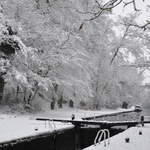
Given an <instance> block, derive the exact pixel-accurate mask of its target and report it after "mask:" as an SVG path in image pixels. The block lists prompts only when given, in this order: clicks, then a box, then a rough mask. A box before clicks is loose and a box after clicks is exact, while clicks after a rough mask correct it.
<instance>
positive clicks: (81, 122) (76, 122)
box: [36, 118, 150, 127]
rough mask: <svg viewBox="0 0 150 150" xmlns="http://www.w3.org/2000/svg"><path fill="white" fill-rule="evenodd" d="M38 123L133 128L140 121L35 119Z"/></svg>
mask: <svg viewBox="0 0 150 150" xmlns="http://www.w3.org/2000/svg"><path fill="white" fill-rule="evenodd" d="M36 120H39V121H57V122H64V123H72V124H74V125H100V126H108V127H112V126H135V125H137V124H139V123H140V121H111V122H110V121H86V120H65V119H50V118H36ZM144 123H146V124H147V123H150V121H144Z"/></svg>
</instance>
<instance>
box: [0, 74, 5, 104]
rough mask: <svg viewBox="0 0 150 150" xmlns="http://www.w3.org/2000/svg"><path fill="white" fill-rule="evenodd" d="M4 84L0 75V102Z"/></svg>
mask: <svg viewBox="0 0 150 150" xmlns="http://www.w3.org/2000/svg"><path fill="white" fill-rule="evenodd" d="M4 84H5V82H4V79H3V78H2V77H0V103H1V102H2V100H3V92H4Z"/></svg>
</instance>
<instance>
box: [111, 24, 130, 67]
mask: <svg viewBox="0 0 150 150" xmlns="http://www.w3.org/2000/svg"><path fill="white" fill-rule="evenodd" d="M129 28H130V25H128V26H127V27H126V30H125V32H124V34H123V36H122V39H121V41H120V43H119V45H118V47H117V48H116V51H115V53H114V55H113V57H112V59H111V61H110V65H112V63H113V61H114V60H115V58H116V56H117V54H118V52H119V50H120V48H121V46H122V42H123V40H124V39H125V37H126V36H127V34H128V30H129Z"/></svg>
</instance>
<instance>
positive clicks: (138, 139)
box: [84, 124, 150, 150]
mask: <svg viewBox="0 0 150 150" xmlns="http://www.w3.org/2000/svg"><path fill="white" fill-rule="evenodd" d="M139 132H141V133H142V134H139ZM126 138H129V143H127V142H125V139H126ZM149 149H150V124H146V125H145V126H144V127H131V128H129V129H127V130H125V131H124V132H122V133H119V134H117V135H115V136H113V137H111V138H110V144H109V145H108V144H106V146H104V141H102V142H101V143H100V144H97V145H96V146H94V145H92V146H90V147H88V148H85V149H84V150H149Z"/></svg>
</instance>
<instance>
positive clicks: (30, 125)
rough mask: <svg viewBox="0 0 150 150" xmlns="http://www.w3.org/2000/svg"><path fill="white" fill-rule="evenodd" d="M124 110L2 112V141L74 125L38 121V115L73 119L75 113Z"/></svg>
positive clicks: (86, 113) (0, 133) (77, 116)
mask: <svg viewBox="0 0 150 150" xmlns="http://www.w3.org/2000/svg"><path fill="white" fill-rule="evenodd" d="M120 111H123V110H122V109H118V110H101V111H89V110H88V111H86V110H79V109H66V110H65V109H62V110H53V111H49V112H45V113H42V114H34V115H29V114H28V115H15V114H13V115H12V114H4V113H1V114H0V143H2V142H6V141H11V140H15V139H19V138H25V137H29V136H36V135H38V134H41V133H47V132H52V131H54V130H60V129H61V130H62V129H64V128H71V127H73V125H72V124H67V123H59V122H48V121H47V122H45V121H37V120H36V118H37V117H46V118H59V119H71V115H72V114H75V117H76V118H75V119H76V120H77V119H79V120H80V119H81V118H82V117H88V116H94V115H102V114H110V113H115V112H120Z"/></svg>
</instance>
